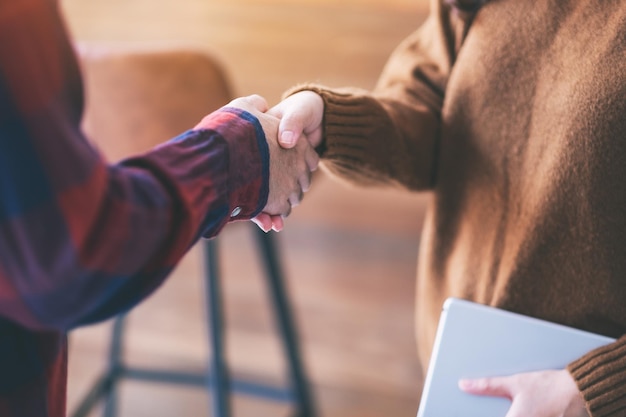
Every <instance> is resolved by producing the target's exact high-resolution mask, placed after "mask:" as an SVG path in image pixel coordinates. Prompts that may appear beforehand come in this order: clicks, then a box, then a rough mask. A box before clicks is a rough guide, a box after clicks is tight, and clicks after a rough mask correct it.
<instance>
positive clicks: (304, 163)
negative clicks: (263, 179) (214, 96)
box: [226, 95, 319, 231]
mask: <svg viewBox="0 0 626 417" xmlns="http://www.w3.org/2000/svg"><path fill="white" fill-rule="evenodd" d="M226 107H235V108H239V109H242V110H245V111H247V112H248V113H250V114H252V115H254V116H255V117H256V118H257V119H258V120H259V122H260V123H261V126H262V127H263V131H264V133H265V138H266V139H267V144H268V147H269V153H270V183H269V188H270V189H269V195H268V198H267V204H266V206H265V207H264V208H263V213H261V214H259V215H258V216H257V217H255V218H254V219H252V221H253V222H254V223H256V224H257V225H258V226H259V227H260V228H261V229H263V230H264V231H269V230H270V229H274V230H276V231H279V230H281V229H282V228H283V218H284V217H287V216H288V215H289V213H290V212H291V209H292V207H295V206H297V205H298V204H299V203H300V201H301V200H302V196H303V193H304V192H306V191H308V189H309V187H310V184H311V172H312V171H314V170H315V169H316V168H317V164H318V162H319V158H318V156H317V154H316V153H315V150H314V149H313V147H312V146H311V145H310V144H309V143H308V142H307V141H301V142H302V143H298V144H296V146H294V147H293V149H290V150H286V149H282V148H281V147H280V146H279V145H278V141H277V136H278V125H279V123H280V120H279V119H278V118H277V117H276V116H275V115H271V114H269V113H266V112H267V110H268V105H267V102H266V101H265V99H264V98H263V97H261V96H258V95H252V96H248V97H240V98H237V99H235V100H233V101H231V102H230V103H229V104H228V105H227V106H226Z"/></svg>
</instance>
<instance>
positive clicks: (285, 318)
mask: <svg viewBox="0 0 626 417" xmlns="http://www.w3.org/2000/svg"><path fill="white" fill-rule="evenodd" d="M254 229H255V233H256V238H257V243H258V244H259V247H260V249H261V258H262V260H263V262H264V264H265V269H266V275H267V279H268V284H269V289H270V294H271V297H272V301H273V305H274V313H275V315H276V321H277V324H278V327H279V331H280V334H281V336H282V338H281V339H282V342H283V348H284V349H285V354H286V355H287V361H288V368H289V373H290V375H289V376H290V379H291V386H292V390H293V395H294V398H295V405H296V406H297V413H296V415H297V416H299V417H314V416H315V410H314V406H313V400H312V396H311V391H310V387H309V383H308V381H307V378H306V376H305V372H304V366H303V364H302V359H301V355H300V348H299V344H298V336H297V334H296V330H295V329H296V327H295V325H294V322H293V319H292V317H293V314H292V313H291V307H290V305H289V302H288V297H287V293H286V290H285V284H284V282H285V280H284V278H283V273H282V270H281V268H280V264H279V262H278V249H277V246H276V243H275V241H274V236H273V235H272V234H269V233H265V232H263V231H262V230H261V229H259V228H257V227H254Z"/></svg>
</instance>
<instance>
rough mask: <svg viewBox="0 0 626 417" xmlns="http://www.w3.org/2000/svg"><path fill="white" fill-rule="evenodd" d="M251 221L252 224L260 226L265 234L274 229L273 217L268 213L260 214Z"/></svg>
mask: <svg viewBox="0 0 626 417" xmlns="http://www.w3.org/2000/svg"><path fill="white" fill-rule="evenodd" d="M250 220H251V221H252V223H254V224H256V225H257V226H259V228H260V229H261V230H263V231H264V232H265V233H267V232H269V231H270V230H271V229H272V228H273V217H272V216H270V215H269V214H267V213H260V214H258V215H257V216H256V217H253V218H252V219H250Z"/></svg>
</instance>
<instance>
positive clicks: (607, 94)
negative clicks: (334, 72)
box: [292, 0, 626, 417]
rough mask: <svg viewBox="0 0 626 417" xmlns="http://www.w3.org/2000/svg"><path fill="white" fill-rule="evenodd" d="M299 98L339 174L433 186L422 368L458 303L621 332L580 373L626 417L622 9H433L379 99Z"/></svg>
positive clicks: (394, 63) (603, 411)
mask: <svg viewBox="0 0 626 417" xmlns="http://www.w3.org/2000/svg"><path fill="white" fill-rule="evenodd" d="M390 24H392V22H390ZM302 89H310V90H314V91H317V92H318V93H320V94H321V95H322V97H323V99H324V102H325V116H324V132H325V133H324V137H325V141H324V144H323V146H322V150H321V152H322V156H323V160H324V165H325V167H326V169H327V170H328V171H330V172H332V173H333V174H336V175H340V176H342V177H344V178H347V179H349V180H351V181H354V182H356V183H359V184H373V183H377V184H381V183H382V184H392V185H400V186H402V187H405V188H407V189H409V190H418V191H429V192H431V193H433V199H432V205H431V207H430V208H429V211H428V215H427V220H426V224H425V227H424V231H423V239H422V244H421V249H420V259H419V268H418V283H417V337H418V341H419V342H418V345H419V354H420V357H421V360H422V362H423V364H424V365H426V363H427V361H428V358H429V357H430V353H431V348H432V344H433V340H434V336H435V329H436V326H437V322H438V318H439V314H440V311H441V305H442V302H443V301H444V299H445V298H446V297H448V296H456V297H461V298H465V299H469V300H474V301H477V302H481V303H484V304H489V305H492V306H497V307H501V308H504V309H508V310H511V311H515V312H519V313H523V314H527V315H530V316H535V317H539V318H542V319H547V320H550V321H554V322H558V323H563V324H566V325H570V326H575V327H578V328H581V329H585V330H590V331H594V332H599V333H602V334H605V335H609V336H613V337H615V338H620V339H619V340H618V341H617V342H616V343H614V344H612V345H609V346H608V347H607V348H604V349H600V350H598V351H595V352H591V353H590V354H588V355H586V356H584V357H582V358H580V359H579V360H577V361H575V362H574V363H572V364H570V366H569V370H570V372H571V373H572V375H573V376H574V378H575V379H576V381H577V383H578V385H579V388H580V389H581V391H582V393H583V395H584V398H585V399H586V401H587V405H588V409H589V410H590V412H591V414H592V416H593V417H604V416H626V337H622V336H623V335H625V334H626V185H625V183H624V181H625V179H626V1H622V0H533V1H530V0H493V1H491V2H488V3H487V4H486V5H485V6H483V7H482V9H481V10H480V11H478V13H476V14H475V15H471V14H466V13H465V14H464V13H462V12H459V11H454V10H451V9H450V7H449V6H446V5H443V3H441V2H440V1H437V0H432V1H431V15H430V17H429V18H428V20H427V21H426V22H425V24H424V25H423V26H422V27H421V28H420V29H419V30H418V31H417V32H416V33H415V34H413V35H412V36H411V37H410V38H408V39H407V40H406V41H405V42H404V43H403V44H401V45H400V46H399V47H398V49H397V50H396V52H395V53H394V54H393V56H392V57H391V59H390V60H389V62H388V64H387V66H386V68H385V70H384V72H383V74H382V76H381V78H380V80H379V83H378V85H377V87H376V89H375V90H374V91H373V92H367V91H361V90H357V89H351V88H347V89H329V88H325V87H322V86H319V85H305V86H299V87H297V88H296V89H294V90H292V92H294V91H298V90H302Z"/></svg>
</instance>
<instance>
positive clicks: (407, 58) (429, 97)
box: [287, 1, 471, 190]
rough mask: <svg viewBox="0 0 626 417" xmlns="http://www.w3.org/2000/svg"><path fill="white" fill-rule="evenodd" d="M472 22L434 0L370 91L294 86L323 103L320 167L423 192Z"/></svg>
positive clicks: (432, 178) (432, 174) (351, 177)
mask: <svg viewBox="0 0 626 417" xmlns="http://www.w3.org/2000/svg"><path fill="white" fill-rule="evenodd" d="M470 21H471V19H470V17H469V16H467V15H461V14H459V13H458V12H455V11H452V10H451V9H450V7H449V6H446V5H444V4H441V2H440V1H431V13H430V16H429V17H428V19H427V20H426V21H425V22H424V24H423V25H422V27H421V28H419V29H418V30H417V31H416V32H415V33H413V34H412V35H411V36H409V37H408V38H407V39H405V41H404V42H402V43H401V44H400V45H399V46H398V47H397V49H396V50H395V51H394V52H393V54H392V56H391V57H390V59H389V61H388V62H387V64H386V66H385V68H384V70H383V72H382V74H381V76H380V78H379V80H378V83H377V85H376V87H375V89H374V90H373V91H365V90H361V89H357V88H343V89H331V88H327V87H325V86H321V85H315V84H305V85H301V86H297V87H295V88H294V89H292V90H290V91H289V92H288V93H287V94H293V93H295V92H298V91H302V90H312V91H315V92H317V93H318V94H320V95H321V96H322V98H323V100H324V104H325V110H324V124H323V129H324V141H323V143H322V145H321V146H320V148H319V149H318V151H319V152H320V154H321V155H322V157H323V166H324V168H325V169H327V170H328V171H330V172H331V173H333V174H337V175H339V176H341V177H344V178H346V179H348V180H351V181H353V182H356V183H359V184H364V185H369V184H378V185H381V184H382V185H398V186H400V187H402V188H407V189H411V190H425V189H429V188H431V187H432V186H433V184H434V182H435V180H436V179H435V170H436V160H437V147H438V136H439V129H440V121H441V109H442V104H443V99H444V94H445V89H446V83H447V79H448V76H449V73H450V70H451V68H452V65H453V62H454V59H455V56H456V54H457V52H458V49H459V47H460V44H461V41H462V37H463V35H464V33H465V32H466V30H467V26H468V25H469V22H470Z"/></svg>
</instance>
